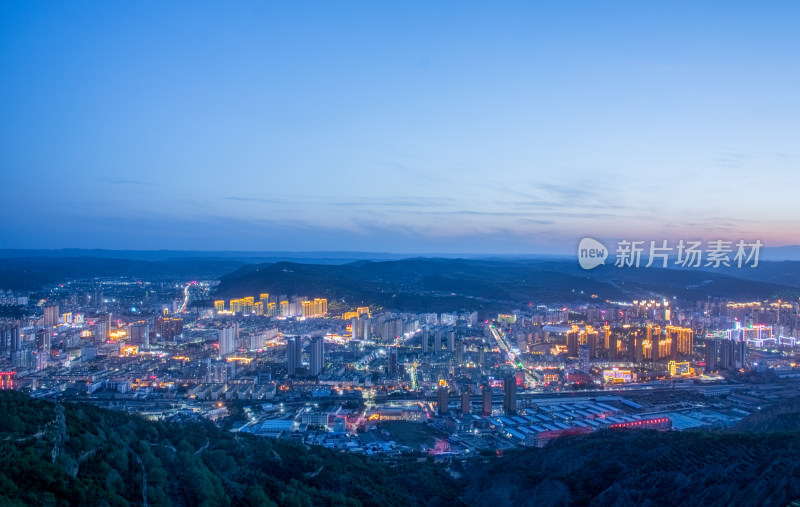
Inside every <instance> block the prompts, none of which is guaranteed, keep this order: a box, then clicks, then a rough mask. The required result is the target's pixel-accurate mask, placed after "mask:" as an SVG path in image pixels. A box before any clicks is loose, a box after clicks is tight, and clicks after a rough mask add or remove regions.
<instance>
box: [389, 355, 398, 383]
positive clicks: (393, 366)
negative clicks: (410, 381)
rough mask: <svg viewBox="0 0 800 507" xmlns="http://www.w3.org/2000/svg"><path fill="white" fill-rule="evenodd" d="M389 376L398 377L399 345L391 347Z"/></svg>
mask: <svg viewBox="0 0 800 507" xmlns="http://www.w3.org/2000/svg"><path fill="white" fill-rule="evenodd" d="M388 370H389V377H391V378H395V377H397V347H389V368H388Z"/></svg>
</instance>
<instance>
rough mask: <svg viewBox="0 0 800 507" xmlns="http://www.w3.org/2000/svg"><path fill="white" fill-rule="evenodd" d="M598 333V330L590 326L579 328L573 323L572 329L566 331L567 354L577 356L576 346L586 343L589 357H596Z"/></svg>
mask: <svg viewBox="0 0 800 507" xmlns="http://www.w3.org/2000/svg"><path fill="white" fill-rule="evenodd" d="M598 335H599V333H598V331H597V330H596V329H595V328H593V327H592V326H586V327H585V328H584V329H581V328H580V327H578V326H576V325H573V326H572V329H571V330H569V331H567V355H568V356H569V357H578V348H579V347H580V346H581V345H588V346H589V357H596V355H597V339H598Z"/></svg>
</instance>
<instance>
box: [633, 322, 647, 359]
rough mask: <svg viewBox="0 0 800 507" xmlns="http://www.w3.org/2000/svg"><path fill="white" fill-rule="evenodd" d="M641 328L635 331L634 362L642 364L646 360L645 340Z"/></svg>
mask: <svg viewBox="0 0 800 507" xmlns="http://www.w3.org/2000/svg"><path fill="white" fill-rule="evenodd" d="M643 338H644V337H643V336H642V332H641V329H636V330H634V331H633V362H634V363H636V364H641V363H642V361H643V360H644V340H643Z"/></svg>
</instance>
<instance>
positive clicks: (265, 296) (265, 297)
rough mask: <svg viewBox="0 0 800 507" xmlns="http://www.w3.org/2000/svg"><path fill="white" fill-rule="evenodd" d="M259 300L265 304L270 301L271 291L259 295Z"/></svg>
mask: <svg viewBox="0 0 800 507" xmlns="http://www.w3.org/2000/svg"><path fill="white" fill-rule="evenodd" d="M258 300H259V301H261V302H262V303H264V304H267V303H269V293H268V292H265V293H263V294H261V295H259V296H258Z"/></svg>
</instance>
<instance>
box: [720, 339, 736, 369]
mask: <svg viewBox="0 0 800 507" xmlns="http://www.w3.org/2000/svg"><path fill="white" fill-rule="evenodd" d="M735 343H736V342H734V341H733V340H728V339H721V340H720V341H719V369H720V370H732V369H734V366H735V365H736V350H735V349H736V347H735V346H734V344H735Z"/></svg>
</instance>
